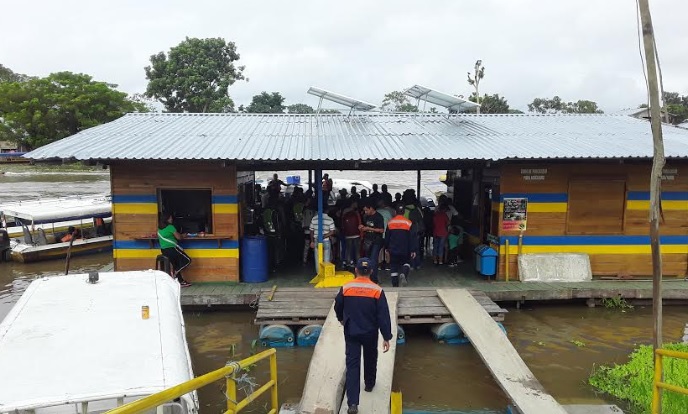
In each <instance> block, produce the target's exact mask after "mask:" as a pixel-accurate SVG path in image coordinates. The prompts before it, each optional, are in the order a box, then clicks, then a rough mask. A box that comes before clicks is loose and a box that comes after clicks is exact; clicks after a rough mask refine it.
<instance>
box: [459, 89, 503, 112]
mask: <svg viewBox="0 0 688 414" xmlns="http://www.w3.org/2000/svg"><path fill="white" fill-rule="evenodd" d="M468 100H469V101H471V102H477V100H476V96H475V92H474V93H472V94H471V96H470V97H469V98H468ZM509 111H510V109H509V103H508V102H507V100H506V98H504V97H503V96H499V94H497V93H496V94H494V95H488V94H485V95H484V96H483V97H482V98H480V113H481V114H508V113H509Z"/></svg>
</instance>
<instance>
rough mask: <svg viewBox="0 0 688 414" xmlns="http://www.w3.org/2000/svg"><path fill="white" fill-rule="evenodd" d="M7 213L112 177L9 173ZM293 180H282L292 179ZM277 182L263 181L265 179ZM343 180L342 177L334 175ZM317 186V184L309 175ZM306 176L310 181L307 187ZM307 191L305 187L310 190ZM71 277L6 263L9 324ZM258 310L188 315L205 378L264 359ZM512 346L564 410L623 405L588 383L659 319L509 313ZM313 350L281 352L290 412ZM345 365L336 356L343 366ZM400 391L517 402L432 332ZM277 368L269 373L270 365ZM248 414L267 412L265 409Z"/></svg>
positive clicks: (429, 399)
mask: <svg viewBox="0 0 688 414" xmlns="http://www.w3.org/2000/svg"><path fill="white" fill-rule="evenodd" d="M0 171H3V172H5V173H4V174H0V204H1V203H4V202H8V201H14V200H23V199H28V198H37V197H40V196H46V197H48V196H50V197H53V196H59V195H68V194H94V193H103V192H108V191H109V175H108V173H107V171H102V170H84V171H82V170H73V169H69V170H65V168H64V167H32V166H2V165H0ZM441 173H442V172H438V171H434V172H430V173H424V175H423V177H424V180H423V181H424V182H426V183H432V182H434V181H437V178H438V176H439V174H441ZM286 174H287V173H280V175H281V177H282V178H283V177H284V176H285V175H286ZM268 175H269V174H262V175H259V178H265V177H267V176H268ZM333 175H334V174H333ZM305 177H307V175H305ZM336 177H339V178H350V179H365V180H368V181H371V182H375V181H376V179H379V181H378V182H379V183H382V182H387V183H388V184H389V185H390V189H391V190H392V191H397V189H399V190H401V189H403V188H405V187H412V188H413V187H415V180H416V175H415V172H402V173H397V172H393V173H390V172H385V173H376V172H366V173H362V172H342V173H339V172H337V173H336ZM303 178H304V175H302V179H303ZM304 181H305V180H304ZM109 263H112V257H111V255H110V254H109V253H107V254H98V255H92V256H87V257H77V258H74V259H72V263H71V270H70V272H72V273H74V272H78V271H89V270H95V269H99V268H102V267H103V266H105V265H107V264H109ZM63 271H64V263H63V262H62V261H54V262H42V263H35V264H26V265H24V264H18V263H0V319H2V318H4V317H5V315H6V314H7V313H8V312H9V310H10V309H11V307H12V305H13V304H14V303H15V302H16V301H17V300H18V298H19V297H20V296H21V294H22V292H23V291H24V289H26V287H27V286H28V284H29V283H30V281H31V280H32V279H34V278H36V277H38V276H44V275H50V274H58V273H62V272H63ZM253 316H254V314H253V312H252V311H250V310H243V309H241V310H231V311H211V312H186V313H185V320H186V324H187V338H188V342H189V347H190V350H191V356H192V360H193V365H194V371H195V373H196V374H197V375H199V374H202V373H205V372H208V371H211V370H214V369H217V368H219V367H221V366H223V365H224V364H225V363H226V362H227V361H228V360H230V359H241V358H244V357H246V356H248V355H250V354H251V353H252V352H254V351H259V350H260V349H256V348H255V347H254V346H253V344H252V343H253V341H254V340H255V339H256V338H257V333H258V331H257V328H256V326H254V325H253V323H252V320H253ZM685 322H686V307H679V306H671V307H665V308H664V335H665V340H666V341H678V340H680V338H681V336H682V333H683V325H684V323H685ZM504 326H505V327H506V329H507V331H508V335H509V339H510V340H511V342H512V343H513V344H514V346H515V347H516V349H517V350H518V351H519V353H520V354H521V356H522V357H523V359H524V360H525V362H526V363H527V364H528V366H529V367H530V369H531V370H532V371H533V373H534V374H535V376H536V377H537V378H538V379H539V380H540V382H541V383H542V385H543V386H544V387H545V388H546V389H547V390H548V391H549V392H550V393H552V394H553V395H554V397H555V398H557V400H559V401H560V402H563V403H569V404H574V403H605V402H607V403H618V402H616V401H613V400H612V399H610V398H609V397H606V396H604V395H596V394H595V393H594V392H593V390H592V389H591V388H590V387H589V386H588V385H587V383H586V380H587V377H588V376H589V374H590V372H591V370H592V369H593V367H594V366H596V365H601V364H610V363H621V362H624V361H625V358H626V356H627V354H628V353H629V352H630V351H631V350H632V349H633V348H634V347H635V346H636V345H638V344H648V343H650V342H651V336H652V312H651V309H650V308H649V307H636V308H635V309H633V310H629V311H625V312H622V311H620V310H615V309H603V308H594V309H589V308H587V307H585V306H583V305H580V304H579V305H567V306H561V305H558V306H549V305H543V304H538V305H532V304H527V305H526V307H525V308H523V309H521V310H517V309H513V308H509V313H508V314H507V316H506V321H505V322H504ZM312 352H313V350H312V349H310V348H292V349H284V348H283V349H279V350H278V369H279V393H280V401H281V402H296V401H298V399H299V397H300V393H301V389H302V387H303V383H304V380H305V376H306V370H307V369H308V363H309V360H310V357H311V354H312ZM337 357H343V356H333V358H337ZM396 361H397V362H396V367H395V374H394V389H395V390H400V391H402V393H403V398H404V407H405V408H415V409H426V410H430V409H431V410H438V411H440V410H445V411H446V410H462V411H464V410H465V411H469V410H481V411H480V412H482V413H503V412H504V407H505V406H506V404H507V400H506V398H505V397H504V395H503V393H502V392H501V390H500V389H499V387H498V386H497V385H496V383H495V382H494V381H493V380H492V377H491V376H490V373H489V371H488V370H487V368H486V367H485V366H484V364H483V363H482V361H481V360H480V358H479V356H478V355H477V353H476V352H475V351H474V350H473V348H472V347H471V346H466V345H464V346H450V345H442V344H437V343H434V342H433V340H432V336H431V334H430V332H429V329H428V328H426V327H421V326H412V327H408V328H407V343H406V344H405V345H402V346H399V347H398V348H397V357H396ZM265 365H267V364H265ZM249 375H250V376H255V377H256V379H258V380H264V379H265V378H266V376H267V367H266V366H263V365H259V366H258V367H257V368H256V369H255V370H252V371H251V372H250V373H249ZM199 395H200V399H201V407H202V409H201V412H202V413H215V412H220V411H221V410H222V408H223V405H224V397H223V391H222V386H221V384H219V383H218V384H213V385H211V386H209V387H206V389H203V390H201V392H200V393H199ZM255 404H256V405H251V409H249V410H247V411H246V412H254V413H262V412H266V411H267V410H266V409H265V404H266V400H263V399H261V400H260V401H258V402H256V403H255Z"/></svg>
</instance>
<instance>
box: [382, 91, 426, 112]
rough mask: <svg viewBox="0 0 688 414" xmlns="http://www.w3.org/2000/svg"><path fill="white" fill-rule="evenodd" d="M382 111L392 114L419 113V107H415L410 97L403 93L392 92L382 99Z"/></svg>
mask: <svg viewBox="0 0 688 414" xmlns="http://www.w3.org/2000/svg"><path fill="white" fill-rule="evenodd" d="M382 110H384V111H391V112H418V107H417V106H416V105H413V104H412V103H411V101H410V100H409V97H408V96H406V95H404V92H402V91H392V92H390V93H387V94H385V97H384V98H383V99H382Z"/></svg>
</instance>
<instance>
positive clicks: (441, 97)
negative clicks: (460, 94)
mask: <svg viewBox="0 0 688 414" xmlns="http://www.w3.org/2000/svg"><path fill="white" fill-rule="evenodd" d="M404 95H406V96H410V97H411V98H416V99H422V100H424V101H426V102H429V103H431V104H434V105H439V106H443V107H445V108H447V109H449V110H452V111H457V112H460V111H466V110H469V109H475V108H476V107H478V104H477V103H475V102H471V101H467V100H465V99H461V98H457V97H456V96H452V95H448V94H446V93H443V92H440V91H436V90H434V89H430V88H426V87H425V86H420V85H413V86H412V87H410V88H408V89H406V90H405V91H404Z"/></svg>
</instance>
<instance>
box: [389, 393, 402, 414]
mask: <svg viewBox="0 0 688 414" xmlns="http://www.w3.org/2000/svg"><path fill="white" fill-rule="evenodd" d="M401 412H402V401H401V391H399V392H393V393H392V397H391V401H390V410H389V413H390V414H401Z"/></svg>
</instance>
